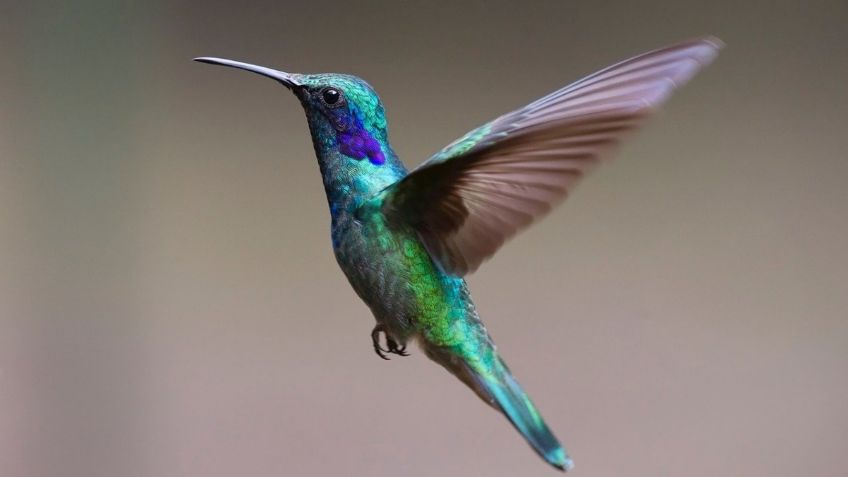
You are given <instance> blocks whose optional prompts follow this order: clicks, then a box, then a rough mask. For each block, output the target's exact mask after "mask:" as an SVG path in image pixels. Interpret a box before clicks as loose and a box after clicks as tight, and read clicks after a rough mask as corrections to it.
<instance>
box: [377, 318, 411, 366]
mask: <svg viewBox="0 0 848 477" xmlns="http://www.w3.org/2000/svg"><path fill="white" fill-rule="evenodd" d="M380 333H383V334H384V335H385V336H386V347H385V348H383V345H381V344H380ZM371 342H372V343H373V344H374V352H375V353H377V356H379V357H381V358H383V359H385V360H386V361H388V360H389V359H390V358H389V357H388V356H386V355H385V354H384V353H390V354H396V355H398V356H409V353H407V352H406V345H403V346H400V345H398V344H397V341H395V340H393V339H392V338H391V337H390V336H389V334H388V333H387V332H386V327H385V326H383V325H382V324H379V323H378V324H377V326H375V327H374V329H373V330H372V331H371Z"/></svg>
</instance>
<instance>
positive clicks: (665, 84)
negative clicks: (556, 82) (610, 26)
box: [382, 38, 722, 276]
mask: <svg viewBox="0 0 848 477" xmlns="http://www.w3.org/2000/svg"><path fill="white" fill-rule="evenodd" d="M721 46H722V43H721V42H720V41H719V40H717V39H715V38H703V39H698V40H692V41H687V42H684V43H680V44H678V45H674V46H671V47H668V48H663V49H660V50H655V51H651V52H648V53H645V54H643V55H640V56H637V57H635V58H631V59H629V60H626V61H623V62H621V63H618V64H616V65H613V66H610V67H609V68H606V69H604V70H601V71H599V72H597V73H595V74H593V75H591V76H588V77H586V78H584V79H582V80H580V81H577V82H576V83H573V84H571V85H569V86H566V87H565V88H563V89H560V90H558V91H554V92H553V93H551V94H549V95H547V96H545V97H543V98H541V99H539V100H537V101H535V102H533V103H531V104H529V105H527V106H525V107H523V108H521V109H519V110H516V111H513V112H511V113H508V114H506V115H504V116H501V117H499V118H497V119H495V120H494V121H492V122H490V123H488V124H485V125H483V126H481V127H479V128H477V129H475V130H473V131H471V132H470V133H468V134H466V135H465V136H464V137H462V138H460V139H459V140H457V141H455V142H454V143H452V144H450V145H449V146H447V147H446V148H444V149H443V150H442V151H440V152H439V153H438V154H436V155H434V156H433V157H431V158H430V159H428V160H427V161H425V162H424V163H422V164H421V165H420V166H419V167H417V168H416V169H415V170H413V171H412V172H411V173H410V174H409V175H408V176H407V177H405V178H404V179H402V180H401V181H399V182H398V183H397V184H395V185H393V186H392V187H390V188H389V189H387V190H386V191H385V193H384V194H383V196H382V197H383V212H384V213H385V214H386V216H387V217H388V218H389V219H390V221H397V222H396V223H404V224H407V225H410V226H412V227H413V228H414V229H415V230H416V231H417V232H418V234H419V236H420V237H421V239H422V241H423V242H424V244H425V246H426V247H427V249H428V250H429V252H430V254H431V256H432V257H433V258H434V259H435V260H436V261H437V262H438V263H439V264H440V265H441V267H442V268H443V269H444V270H445V271H446V272H448V273H451V274H454V275H457V276H462V275H465V274H467V273H470V272H473V271H474V270H476V269H477V267H479V266H480V264H481V263H482V262H483V261H484V260H486V259H487V258H489V257H491V256H492V255H493V254H494V253H495V252H496V251H497V250H498V249H499V248H500V247H501V245H503V243H504V242H505V241H506V240H507V239H509V238H510V237H512V236H513V235H515V234H516V233H517V232H518V231H519V230H521V229H523V228H525V227H527V226H528V225H529V224H530V223H532V222H533V221H534V220H535V219H537V218H539V217H540V216H542V215H544V214H545V213H546V212H547V211H548V210H550V209H551V207H552V206H553V205H555V204H556V203H557V202H559V201H560V200H562V199H564V198H565V197H566V196H567V195H568V193H569V192H570V191H571V190H572V188H573V187H574V185H575V183H576V182H577V181H578V180H579V179H580V178H581V177H582V176H583V175H584V174H586V172H587V171H588V170H589V169H590V168H592V167H593V166H594V165H595V164H597V163H598V162H599V161H601V160H602V159H604V158H606V157H608V156H609V155H610V152H611V149H612V148H613V146H615V145H616V144H617V143H618V142H619V141H620V139H621V138H622V136H623V135H624V133H626V132H628V131H630V130H633V129H634V128H636V127H637V126H639V124H641V122H642V121H643V120H644V119H645V117H647V116H648V115H650V113H652V112H653V111H654V110H656V108H657V107H658V106H660V105H661V104H662V103H663V102H664V101H665V100H666V99H667V98H668V97H669V96H670V94H671V92H672V91H673V90H674V88H676V87H678V86H680V85H682V84H683V83H685V82H686V81H687V80H689V79H690V78H691V77H692V76H693V75H694V74H695V73H696V72H697V71H698V70H699V69H701V68H702V67H704V66H705V65H707V64H708V63H710V62H711V61H712V60H713V59H714V58H715V56H716V55H717V54H718V50H719V48H721Z"/></svg>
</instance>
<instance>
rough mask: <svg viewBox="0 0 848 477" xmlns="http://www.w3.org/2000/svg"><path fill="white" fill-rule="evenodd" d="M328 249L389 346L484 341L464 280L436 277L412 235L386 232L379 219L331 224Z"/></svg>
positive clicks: (372, 216)
mask: <svg viewBox="0 0 848 477" xmlns="http://www.w3.org/2000/svg"><path fill="white" fill-rule="evenodd" d="M333 245H334V251H335V255H336V260H337V261H338V263H339V265H340V267H341V269H342V271H344V273H345V275H346V276H347V278H348V280H349V281H350V284H351V285H352V286H353V288H354V290H355V291H356V293H357V294H358V295H359V297H360V298H362V300H363V301H364V302H365V303H366V304H367V305H368V307H369V308H371V311H372V312H373V314H374V317H375V318H376V320H377V322H378V323H381V324H383V325H384V326H385V327H386V328H387V329H388V332H389V334H390V335H391V336H392V338H393V339H395V341H397V342H399V343H406V342H407V341H408V340H409V339H410V338H411V337H412V336H414V335H417V336H419V337H420V338H421V339H423V340H424V341H426V342H427V343H429V344H432V345H436V346H439V347H447V348H462V347H463V346H464V345H468V344H471V342H474V341H477V340H476V339H475V338H479V337H481V336H482V337H487V336H486V331H485V329H484V328H483V326H482V323H481V322H480V320H479V318H478V317H477V312H476V310H475V309H474V303H473V302H472V301H471V297H470V295H469V293H468V287H467V286H466V283H465V280H463V279H461V278H457V277H453V276H449V275H446V274H445V273H444V272H442V271H441V269H439V268H438V267H437V266H436V265H435V263H434V262H433V260H432V259H431V258H430V255H429V253H428V252H427V250H426V249H425V248H424V245H423V244H422V243H421V241H420V240H419V238H418V235H417V234H416V233H415V232H414V231H413V230H411V229H400V230H398V229H395V228H389V226H388V225H387V224H386V222H385V220H384V219H383V217H382V215H381V214H369V216H368V217H367V218H366V219H364V220H362V221H356V220H352V219H351V220H349V221H346V223H345V222H339V223H336V224H334V227H333ZM457 351H459V350H458V349H457Z"/></svg>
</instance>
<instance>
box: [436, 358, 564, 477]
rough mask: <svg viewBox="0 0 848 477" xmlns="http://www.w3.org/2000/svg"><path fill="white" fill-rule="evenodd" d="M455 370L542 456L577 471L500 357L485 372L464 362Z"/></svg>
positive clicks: (549, 461) (561, 468) (556, 465)
mask: <svg viewBox="0 0 848 477" xmlns="http://www.w3.org/2000/svg"><path fill="white" fill-rule="evenodd" d="M454 363H456V361H454ZM456 364H459V363H456ZM456 367H458V368H461V369H456ZM456 367H455V368H454V369H453V370H452V371H454V372H455V374H456V375H457V376H458V377H459V378H460V379H461V380H462V381H464V382H465V383H466V384H467V385H469V386H470V387H471V388H472V389H473V390H474V391H475V392H476V393H477V394H478V395H479V396H480V397H481V398H482V399H483V400H484V401H486V402H487V403H488V404H490V405H491V406H492V407H494V408H495V409H497V410H499V411H501V412H502V413H503V414H504V415H505V416H506V417H507V419H509V421H510V422H511V423H512V425H513V426H515V428H516V429H517V430H518V432H520V433H521V435H522V436H524V438H525V439H526V440H527V442H528V443H529V444H530V447H532V448H533V450H535V451H536V452H537V453H538V454H539V456H541V457H542V458H543V459H545V461H547V462H548V463H549V464H551V465H552V466H554V467H556V468H557V469H560V470H562V471H564V472H567V471H569V470H571V469H572V468H573V467H574V462H573V461H572V460H571V458H570V457H568V455H567V454H566V452H565V449H563V447H562V445H561V444H560V443H559V441H558V440H557V438H556V436H554V434H553V432H551V430H550V429H549V428H548V426H547V424H545V421H544V420H543V419H542V415H541V414H539V411H538V409H536V406H534V405H533V402H532V401H531V400H530V396H528V395H527V393H525V392H524V390H523V389H522V388H521V385H519V384H518V381H516V379H515V377H513V375H512V373H510V371H509V368H507V366H506V364H504V362H503V361H502V360H501V359H500V358H499V357H495V363H494V366H492V367H491V368H490V369H486V370H482V371H478V370H475V369H473V368H472V367H471V366H470V365H469V364H467V363H465V362H461V364H459V366H456Z"/></svg>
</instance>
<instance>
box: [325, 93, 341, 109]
mask: <svg viewBox="0 0 848 477" xmlns="http://www.w3.org/2000/svg"><path fill="white" fill-rule="evenodd" d="M321 100H322V101H323V102H324V104H326V105H327V106H329V107H331V108H334V107H336V106H340V105H341V104H342V103H343V101H342V92H341V91H339V90H337V89H336V88H324V89H323V90H321Z"/></svg>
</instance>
